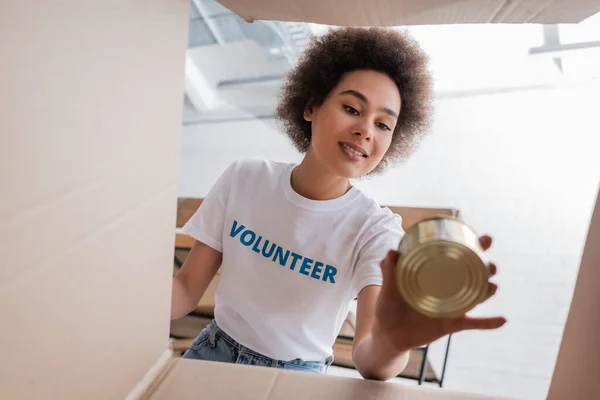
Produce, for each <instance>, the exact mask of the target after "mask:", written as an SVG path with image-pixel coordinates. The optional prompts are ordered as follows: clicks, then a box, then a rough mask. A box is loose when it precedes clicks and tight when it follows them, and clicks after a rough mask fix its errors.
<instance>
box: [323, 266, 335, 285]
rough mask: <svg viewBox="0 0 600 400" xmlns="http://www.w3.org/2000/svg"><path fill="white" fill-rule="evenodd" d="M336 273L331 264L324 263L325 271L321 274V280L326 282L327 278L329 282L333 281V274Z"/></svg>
mask: <svg viewBox="0 0 600 400" xmlns="http://www.w3.org/2000/svg"><path fill="white" fill-rule="evenodd" d="M336 273H337V269H336V268H335V267H334V266H333V265H326V266H325V273H324V274H323V281H324V282H327V280H328V279H329V282H331V283H335V279H334V276H335V274H336Z"/></svg>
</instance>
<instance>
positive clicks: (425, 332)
mask: <svg viewBox="0 0 600 400" xmlns="http://www.w3.org/2000/svg"><path fill="white" fill-rule="evenodd" d="M479 240H480V243H481V245H482V247H483V249H484V250H487V249H489V248H490V246H491V244H492V238H491V237H490V236H487V235H486V236H482V237H481V238H480V239H479ZM399 256H400V254H399V253H398V252H396V251H393V250H391V251H389V252H388V254H387V256H386V257H385V259H384V260H383V261H382V263H381V269H382V272H383V286H382V288H381V292H380V294H379V297H378V299H377V304H376V308H375V321H374V325H373V337H374V338H377V340H382V341H384V342H385V344H386V345H387V347H388V348H390V350H393V351H397V352H403V351H407V350H410V349H413V348H416V347H419V346H423V345H426V344H429V343H431V342H434V341H435V340H437V339H439V338H441V337H444V336H446V335H449V334H451V333H456V332H460V331H463V330H473V329H497V328H500V327H501V326H502V325H504V324H505V323H506V319H505V318H503V317H489V318H474V317H468V316H466V315H465V316H462V317H460V318H456V319H440V318H431V317H427V316H425V315H423V314H420V313H418V312H416V311H414V310H413V309H412V308H411V307H410V306H409V305H408V303H406V301H405V300H404V299H403V298H402V296H401V295H400V292H399V290H398V286H397V283H396V273H395V272H396V264H397V260H398V257H399ZM489 268H490V275H491V276H493V275H495V274H496V265H494V264H493V263H490V264H489ZM496 290H497V286H496V284H494V283H491V282H490V283H488V293H487V298H486V300H487V299H488V298H489V297H491V296H492V295H494V293H496Z"/></svg>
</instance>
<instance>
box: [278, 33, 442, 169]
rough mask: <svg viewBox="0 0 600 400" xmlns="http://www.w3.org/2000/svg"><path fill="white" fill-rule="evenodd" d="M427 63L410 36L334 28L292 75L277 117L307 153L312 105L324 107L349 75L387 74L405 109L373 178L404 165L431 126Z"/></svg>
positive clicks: (310, 47)
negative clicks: (364, 72)
mask: <svg viewBox="0 0 600 400" xmlns="http://www.w3.org/2000/svg"><path fill="white" fill-rule="evenodd" d="M427 62H428V58H427V56H426V55H425V53H424V52H423V51H422V50H421V48H420V46H419V44H418V43H417V42H416V41H415V40H414V39H413V38H412V36H410V35H409V34H407V33H403V32H400V31H398V30H395V29H390V28H380V27H340V28H334V29H331V30H329V31H328V32H327V33H326V34H324V35H322V36H316V37H314V38H313V39H312V40H311V42H310V43H309V44H308V46H307V47H306V49H305V50H304V52H303V54H302V55H301V56H300V58H299V60H298V63H297V64H296V65H295V67H294V68H292V69H291V70H290V71H289V72H288V74H287V76H286V80H285V82H284V83H283V85H282V88H281V93H280V102H279V104H278V106H277V108H276V110H275V118H276V119H277V120H278V121H279V122H280V124H281V125H282V126H281V127H282V129H283V131H284V132H285V133H286V134H287V135H288V136H289V138H290V139H291V140H292V142H293V144H294V147H295V148H296V149H298V150H299V151H300V152H301V153H305V152H306V151H307V150H308V148H309V145H310V140H311V124H310V122H307V121H305V120H304V118H303V114H304V110H305V109H306V107H307V106H314V105H316V106H319V105H321V104H322V103H323V102H324V101H325V98H326V97H327V95H328V94H329V92H330V91H331V90H332V89H333V88H334V87H335V86H336V85H337V84H338V83H339V81H340V79H341V77H342V76H343V75H344V74H345V73H347V72H351V71H355V70H374V71H377V72H381V73H384V74H386V75H388V76H389V77H390V78H391V79H392V80H393V81H394V82H395V83H396V85H397V87H398V90H399V92H400V96H401V99H402V106H401V111H400V115H399V117H398V122H397V124H396V128H395V130H394V133H393V138H392V143H391V145H390V148H389V149H388V151H387V153H386V154H385V156H384V157H383V159H382V160H381V162H380V163H379V165H378V166H377V167H376V168H375V169H374V170H373V171H372V172H371V173H370V174H369V175H371V174H377V173H380V172H382V171H384V170H385V169H386V168H387V167H388V166H389V165H393V164H396V163H399V162H401V161H403V160H405V159H406V158H407V157H408V156H409V155H410V154H411V153H412V151H413V150H414V149H415V147H416V145H417V144H418V143H419V141H420V139H421V138H422V137H423V135H424V134H425V132H426V131H427V128H428V127H429V123H430V115H431V109H432V107H431V104H432V101H431V100H432V92H433V90H432V80H431V77H430V75H429V72H428V68H427Z"/></svg>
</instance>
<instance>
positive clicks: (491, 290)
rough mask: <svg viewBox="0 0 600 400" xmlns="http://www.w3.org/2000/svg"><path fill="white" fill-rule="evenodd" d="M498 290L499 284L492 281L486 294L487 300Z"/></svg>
mask: <svg viewBox="0 0 600 400" xmlns="http://www.w3.org/2000/svg"><path fill="white" fill-rule="evenodd" d="M497 291H498V285H496V284H495V283H492V282H490V283H489V284H488V291H487V294H486V295H485V300H487V299H489V298H490V297H492V296H493V295H495V294H496V292H497Z"/></svg>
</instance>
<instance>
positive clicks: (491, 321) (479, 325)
mask: <svg viewBox="0 0 600 400" xmlns="http://www.w3.org/2000/svg"><path fill="white" fill-rule="evenodd" d="M460 321H461V323H460V324H459V325H460V328H461V329H460V330H474V329H478V330H491V329H498V328H500V327H501V326H503V325H504V324H505V323H506V318H504V317H491V318H489V317H483V318H477V317H464V318H461V319H460Z"/></svg>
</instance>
